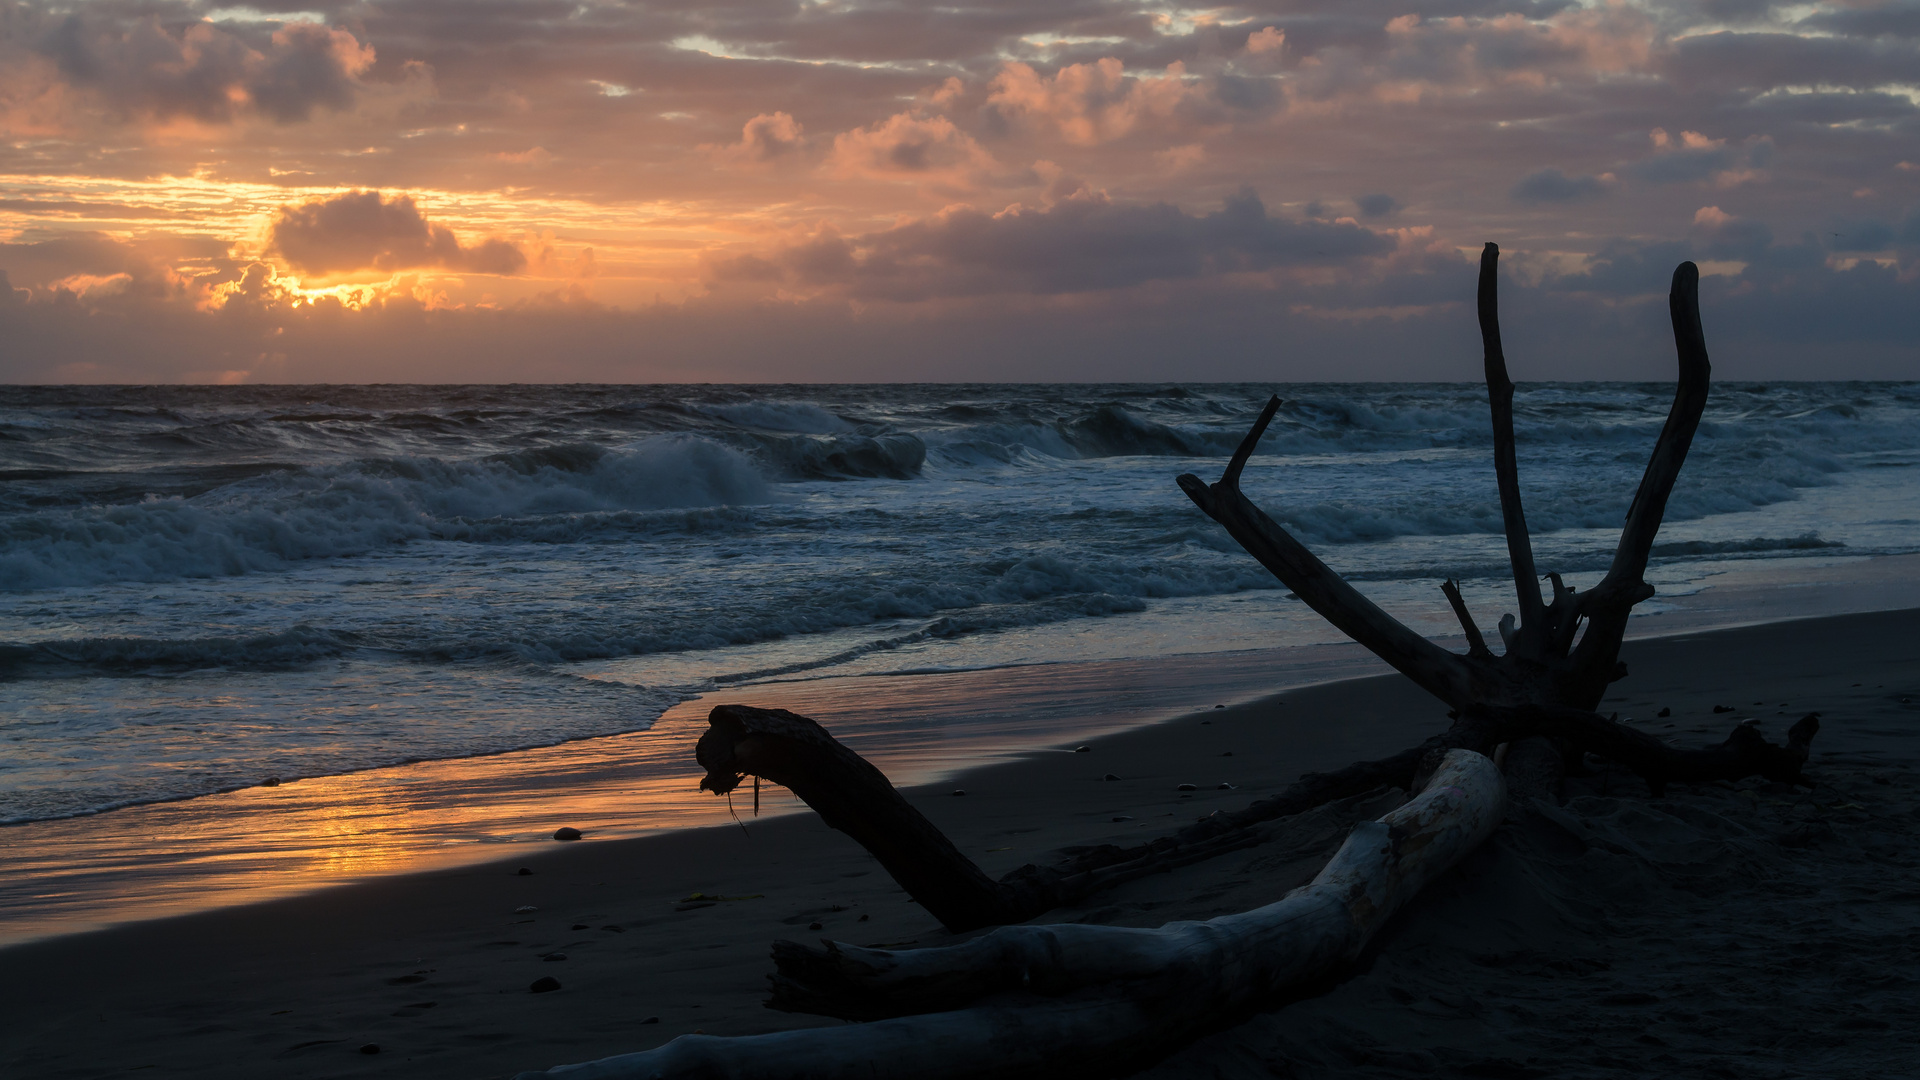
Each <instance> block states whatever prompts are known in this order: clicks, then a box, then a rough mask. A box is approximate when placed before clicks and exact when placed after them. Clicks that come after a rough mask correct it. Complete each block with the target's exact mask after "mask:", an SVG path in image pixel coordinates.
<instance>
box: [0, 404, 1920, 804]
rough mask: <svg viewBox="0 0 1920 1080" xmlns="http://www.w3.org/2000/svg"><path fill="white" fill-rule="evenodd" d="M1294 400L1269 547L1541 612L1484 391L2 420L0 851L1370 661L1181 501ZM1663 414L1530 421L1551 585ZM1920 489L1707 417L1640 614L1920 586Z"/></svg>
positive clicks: (12, 413) (1446, 626)
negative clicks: (1181, 668)
mask: <svg viewBox="0 0 1920 1080" xmlns="http://www.w3.org/2000/svg"><path fill="white" fill-rule="evenodd" d="M1275 393H1277V394H1278V395H1279V396H1280V397H1281V398H1282V399H1283V401H1284V404H1283V405H1282V407H1281V409H1280V411H1279V415H1278V417H1277V418H1276V419H1275V421H1274V423H1273V425H1272V427H1271V428H1270V429H1269V430H1268V432H1267V434H1266V436H1265V438H1264V439H1263V440H1262V441H1261V443H1260V447H1259V451H1258V453H1257V454H1256V456H1255V457H1254V458H1253V460H1252V463H1251V464H1250V466H1249V467H1248V469H1247V472H1246V475H1245V479H1244V483H1243V487H1244V488H1245V490H1246V491H1247V492H1248V493H1249V494H1250V495H1252V496H1253V497H1254V498H1255V499H1256V500H1257V501H1258V502H1260V503H1261V505H1262V506H1264V507H1265V508H1266V510H1267V512H1268V513H1269V514H1270V515H1271V516H1272V517H1274V518H1275V519H1276V520H1278V521H1280V522H1282V523H1283V524H1285V525H1286V527H1288V528H1289V529H1290V530H1292V531H1293V532H1294V533H1295V534H1296V535H1297V536H1298V537H1299V538H1300V539H1302V540H1303V541H1305V542H1306V543H1307V544H1309V545H1310V546H1311V547H1313V548H1314V549H1315V550H1316V551H1317V552H1318V553H1319V554H1320V555H1321V556H1322V557H1323V558H1324V559H1325V560H1326V561H1327V562H1328V563H1329V564H1331V565H1332V566H1333V567H1334V568H1336V569H1337V570H1339V571H1341V572H1342V573H1344V574H1345V575H1346V576H1347V577H1348V578H1349V580H1352V581H1354V582H1355V583H1356V584H1357V585H1358V586H1359V587H1360V588H1361V589H1362V590H1363V591H1364V592H1366V593H1367V594H1368V595H1370V596H1372V597H1373V598H1374V599H1375V600H1376V601H1378V602H1379V603H1381V604H1382V605H1383V606H1385V607H1386V608H1388V609H1389V610H1390V611H1393V612H1394V613H1396V614H1398V615H1400V616H1401V617H1402V618H1403V619H1404V620H1406V621H1407V622H1408V623H1409V624H1411V625H1413V626H1414V627H1415V628H1416V629H1419V630H1421V631H1422V632H1424V633H1429V634H1433V635H1436V636H1444V635H1451V634H1457V633H1458V629H1457V626H1456V625H1455V624H1454V623H1453V621H1452V616H1451V615H1450V613H1449V612H1448V609H1447V608H1446V606H1445V603H1444V601H1443V600H1442V599H1441V597H1440V594H1439V592H1438V591H1437V589H1436V588H1435V586H1436V585H1437V583H1438V582H1439V581H1440V580H1442V579H1444V578H1448V577H1452V578H1457V579H1460V580H1461V581H1462V582H1463V583H1464V588H1465V591H1466V594H1467V598H1468V601H1469V603H1470V604H1471V605H1472V606H1473V607H1474V609H1475V611H1476V613H1477V615H1478V616H1479V620H1480V623H1481V625H1482V626H1483V627H1484V628H1487V629H1488V630H1489V631H1490V630H1491V628H1492V626H1493V624H1494V623H1495V622H1496V621H1497V620H1498V618H1499V616H1500V614H1501V613H1503V612H1504V611H1510V610H1512V609H1513V603H1512V600H1511V599H1510V594H1511V587H1512V586H1511V579H1510V571H1509V569H1508V566H1507V561H1506V545H1505V539H1504V537H1503V536H1502V534H1501V533H1500V531H1499V529H1500V508H1499V503H1498V495H1497V492H1496V489H1495V486H1494V477H1493V473H1492V469H1491V466H1490V461H1491V437H1490V434H1489V429H1488V423H1487V415H1488V414H1487V404H1486V397H1485V390H1484V388H1482V387H1480V386H1477V385H1469V384H1368V385H1330V384H1314V385H1298V386H1285V385H1264V384H1263V385H1152V386H1143V385H1114V386H1087V385H1073V386H1045V385H1031V386H1029V385H1022V386H1004V385H996V386H927V385H872V386H566V387H536V386H488V387H458V386H433V387H401V386H365V387H352V386H346V387H225V388H209V387H121V388H71V387H11V388H0V822H6V823H16V824H17V823H23V822H33V821H41V820H47V819H57V818H69V817H74V816H76V815H92V814H98V813H101V812H103V811H110V810H113V809H115V808H121V807H128V806H132V805H136V804H142V803H152V802H156V801H161V800H174V799H182V798H191V797H194V796H200V795H206V794H209V793H214V792H221V791H228V790H233V789H236V788H243V787H247V786H250V785H255V784H258V783H260V782H261V781H262V780H263V779H265V778H268V777H273V778H279V779H289V780H290V779H294V778H298V777H319V776H329V775H338V774H344V773H349V772H353V771H356V770H365V769H371V768H378V767H382V766H390V765H395V764H398V763H403V762H412V761H422V760H441V759H460V758H467V757H472V756H475V755H484V754H497V753H500V752H503V751H510V750H514V749H517V748H525V747H534V746H545V745H551V744H555V743H558V742H562V741H564V740H571V739H582V738H589V737H594V736H606V735H614V734H617V733H629V732H639V731H644V730H646V729H647V728H648V727H649V726H650V725H652V724H653V723H654V722H655V720H656V719H657V718H659V717H660V716H661V715H662V713H663V712H664V711H665V710H667V709H668V708H669V707H671V706H672V705H674V704H675V703H677V702H680V701H683V700H685V699H687V698H689V697H692V696H694V695H699V694H703V693H710V692H713V691H715V690H717V689H720V688H729V687H739V686H742V685H756V684H769V685H771V684H780V685H785V686H789V687H792V686H795V685H796V684H798V683H805V682H818V681H820V680H831V679H844V678H845V677H847V676H859V675H865V676H884V675H892V674H902V673H912V672H953V671H965V670H978V669H995V668H1005V667H1009V666H1012V665H1033V664H1046V663H1054V662H1060V661H1077V660H1098V659H1124V658H1128V657H1162V658H1163V657H1167V656H1174V655H1178V654H1182V653H1186V654H1202V653H1224V652H1228V651H1232V650H1238V649H1250V648H1261V647H1270V646H1275V645H1309V644H1315V643H1324V642H1332V641H1336V640H1339V635H1338V633H1337V631H1334V630H1332V629H1331V628H1330V627H1328V626H1326V625H1325V623H1324V622H1323V621H1321V620H1320V619H1319V618H1318V617H1317V616H1316V615H1314V614H1313V613H1312V612H1311V611H1309V610H1307V609H1306V608H1305V607H1304V606H1303V605H1301V604H1300V603H1299V602H1298V601H1297V600H1294V599H1292V598H1290V597H1289V596H1288V594H1287V593H1286V592H1285V590H1284V588H1283V587H1281V586H1280V585H1279V583H1278V582H1276V581H1275V580H1274V579H1273V578H1272V576H1271V575H1269V574H1268V573H1267V572H1266V571H1265V570H1263V569H1262V568H1261V567H1260V566H1259V565H1258V564H1256V563H1255V562H1254V561H1253V560H1252V559H1251V558H1250V557H1248V556H1247V555H1246V554H1245V553H1243V552H1242V551H1240V549H1239V548H1238V547H1237V546H1236V545H1234V543H1233V542H1232V541H1231V540H1230V539H1229V538H1228V537H1227V536H1226V535H1225V533H1224V532H1223V531H1222V530H1221V529H1220V528H1219V527H1218V526H1216V525H1215V524H1214V523H1212V522H1211V521H1209V520H1208V519H1207V518H1206V517H1205V516H1203V515H1202V514H1201V513H1200V512H1199V511H1198V510H1197V509H1195V508H1194V507H1193V505H1192V504H1191V503H1190V502H1189V501H1188V500H1187V499H1186V497H1185V496H1184V495H1183V494H1181V492H1180V491H1179V489H1178V488H1177V487H1176V486H1175V484H1174V482H1173V479H1174V477H1175V476H1176V475H1177V474H1179V473H1183V472H1194V473H1197V474H1199V475H1201V476H1202V477H1203V478H1206V479H1208V480H1212V479H1215V478H1217V476H1218V474H1219V471H1220V469H1221V467H1222V466H1223V465H1224V463H1225V460H1226V457H1227V455H1228V454H1229V453H1231V451H1232V449H1233V447H1234V446H1235V445H1236V444H1237V443H1238V442H1239V441H1240V439H1241V438H1242V436H1243V435H1244V434H1245V432H1246V430H1247V427H1248V425H1249V424H1250V422H1251V421H1252V419H1253V418H1254V416H1255V415H1256V414H1257V413H1258V411H1259V409H1260V407H1261V406H1262V404H1263V403H1264V402H1265V400H1266V399H1267V397H1268V395H1269V394H1275ZM1671 396H1672V388H1671V387H1670V386H1662V385H1637V384H1635V385H1630V384H1552V385H1527V386H1522V387H1520V389H1519V391H1518V394H1517V396H1516V400H1515V414H1516V425H1515V426H1516V432H1517V435H1518V440H1519V446H1520V468H1521V487H1522V490H1523V492H1524V495H1525V503H1526V512H1527V517H1528V521H1529V524H1530V525H1531V526H1532V531H1533V537H1534V548H1535V553H1536V558H1537V562H1538V564H1539V567H1540V569H1541V571H1542V572H1546V571H1549V570H1555V571H1559V572H1561V573H1562V574H1564V575H1566V577H1567V580H1568V582H1569V583H1570V584H1575V585H1578V586H1581V587H1585V586H1587V585H1590V584H1591V583H1593V582H1594V581H1597V580H1598V578H1599V576H1600V574H1601V573H1602V572H1603V571H1604V569H1605V567H1606V565H1607V563H1608V561H1609V559H1610V558H1611V554H1612V550H1613V545H1614V543H1615V541H1616V539H1617V535H1618V529H1619V526H1620V522H1621V520H1622V517H1623V515H1624V513H1625V511H1626V508H1627V505H1628V502H1629V501H1630V500H1631V498H1632V496H1633V492H1634V488H1635V485H1636V484H1637V482H1638V481H1639V478H1640V475H1641V472H1642V470H1643V468H1644V467H1645V462H1646V457H1647V453H1648V451H1649V450H1650V449H1651V448H1652V446H1653V443H1654V440H1655V438H1656V436H1657V434H1658V432H1659V430H1660V427H1661V424H1662V423H1663V422H1664V419H1665V416H1666V412H1667V409H1668V406H1669V404H1670V402H1671ZM1917 464H1920V384H1860V383H1845V384H1841V383H1780V384H1766V385H1758V384H1741V383H1730V384H1721V385H1718V386H1716V387H1715V388H1714V391H1713V397H1712V400H1711V402H1710V404H1709V405H1708V408H1707V413H1706V417H1705V420H1704V421H1703V422H1702V424H1701V427H1700V432H1699V435H1698V437H1697V438H1696V439H1695V441H1694V443H1693V448H1692V451H1691V453H1690V454H1689V456H1688V459H1687V463H1686V468H1685V470H1684V472H1683V473H1682V475H1681V478H1680V481H1679V484H1678V486H1677V488H1676V489H1675V492H1674V495H1673V498H1672V500H1671V501H1670V503H1669V504H1668V507H1667V515H1666V524H1665V527H1664V528H1663V529H1662V531H1661V534H1660V540H1659V543H1658V544H1657V545H1656V546H1655V548H1654V556H1653V564H1652V567H1651V569H1650V571H1649V575H1648V576H1649V579H1650V580H1651V581H1652V582H1653V583H1654V584H1655V585H1656V587H1658V588H1659V590H1660V594H1661V595H1660V596H1659V597H1657V598H1656V599H1655V600H1654V601H1652V602H1650V603H1648V604H1644V605H1642V608H1641V610H1642V611H1643V612H1647V613H1656V612H1659V611H1661V610H1662V605H1663V604H1665V603H1668V602H1670V601H1671V598H1673V597H1676V596H1684V595H1685V594H1687V593H1689V592H1693V591H1696V590H1698V589H1700V588H1701V587H1702V586H1703V585H1704V584H1708V583H1710V582H1711V581H1712V580H1713V579H1714V578H1715V577H1716V576H1717V575H1723V574H1726V573H1728V572H1729V571H1730V570H1741V571H1748V572H1751V571H1754V570H1766V569H1767V568H1776V569H1784V568H1788V567H1792V566H1794V565H1808V564H1809V562H1808V561H1809V560H1834V559H1836V558H1840V559H1844V558H1858V557H1863V556H1873V555H1887V554H1901V553H1908V552H1914V551H1920V530H1917V529H1916V528H1915V525H1916V522H1917V521H1920V469H1916V467H1915V466H1916V465H1917ZM775 696H777V695H775ZM900 723H902V724H908V723H912V719H911V717H903V718H902V719H901V720H900Z"/></svg>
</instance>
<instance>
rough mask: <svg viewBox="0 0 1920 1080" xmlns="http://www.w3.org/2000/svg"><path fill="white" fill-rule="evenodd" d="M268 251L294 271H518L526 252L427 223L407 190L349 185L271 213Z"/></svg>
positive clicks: (524, 260) (524, 263)
mask: <svg viewBox="0 0 1920 1080" xmlns="http://www.w3.org/2000/svg"><path fill="white" fill-rule="evenodd" d="M269 246H270V248H271V250H272V251H273V252H274V253H275V254H278V255H280V256H281V257H283V258H285V259H286V260H287V263H288V265H290V266H292V267H293V268H294V269H296V270H305V271H312V272H315V273H323V274H324V273H336V272H339V271H351V270H383V271H392V270H407V269H412V268H414V267H421V266H443V267H447V268H449V269H454V270H471V271H474V272H475V273H481V274H514V273H518V272H519V271H521V270H523V269H525V268H526V265H527V257H526V255H525V254H524V253H522V252H521V250H520V249H519V248H518V247H516V246H514V245H513V244H511V243H508V242H507V241H504V240H497V239H489V240H484V241H481V242H480V243H478V244H475V245H473V246H471V247H468V246H464V245H462V244H461V243H460V241H459V239H458V238H457V237H455V236H454V235H453V231H452V230H450V229H447V228H444V227H442V226H439V225H433V224H430V223H429V222H428V221H427V219H426V218H425V217H424V216H422V215H421V213H420V208H419V207H417V206H415V205H414V203H413V199H412V198H410V197H408V196H406V195H396V196H394V197H393V198H392V199H388V198H386V197H385V196H383V195H381V194H380V193H379V192H377V191H350V192H347V193H346V194H344V195H336V196H334V197H332V198H330V199H317V200H315V201H313V202H309V203H302V204H300V205H298V206H290V207H287V208H285V209H283V210H281V211H280V212H279V214H278V215H276V216H275V217H274V221H273V231H272V233H271V235H270V242H269Z"/></svg>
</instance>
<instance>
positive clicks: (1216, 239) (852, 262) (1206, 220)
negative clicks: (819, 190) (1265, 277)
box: [716, 191, 1395, 300]
mask: <svg viewBox="0 0 1920 1080" xmlns="http://www.w3.org/2000/svg"><path fill="white" fill-rule="evenodd" d="M1394 247H1395V242H1394V240H1393V238H1392V237H1391V236H1386V235H1382V234H1380V233H1376V232H1372V231H1369V230H1367V229H1364V228H1361V227H1360V226H1357V225H1351V224H1330V223H1327V222H1321V221H1289V220H1286V219H1284V218H1277V217H1273V216H1270V215H1269V214H1268V213H1267V209H1266V207H1265V206H1264V205H1263V204H1262V203H1261V202H1260V199H1259V197H1258V196H1256V195H1255V194H1254V193H1253V192H1251V191H1242V192H1241V193H1240V194H1238V195H1235V196H1233V197H1232V198H1230V199H1228V200H1227V202H1226V204H1225V206H1223V207H1222V208H1221V209H1220V210H1218V211H1215V212H1213V213H1211V214H1203V215H1190V214H1187V213H1185V212H1183V211H1181V210H1180V209H1179V208H1177V207H1174V206H1171V205H1169V204H1167V203H1153V204H1148V205H1122V204H1116V203H1111V202H1107V201H1105V200H1102V199H1071V200H1068V201H1065V202H1062V203H1059V204H1057V205H1055V206H1054V207H1052V208H1051V209H1047V210H1025V209H1022V210H1019V211H1009V212H1005V213H1001V214H986V213H982V212H980V211H978V210H973V209H970V208H969V209H957V210H950V211H948V212H945V213H943V214H940V215H938V216H936V217H933V218H928V219H924V220H921V221H915V222H911V223H908V224H906V225H902V226H898V227H896V228H893V229H890V230H887V231H886V232H881V233H873V234H869V235H866V236H860V237H855V238H851V239H846V238H842V237H839V236H833V235H827V236H822V237H818V238H816V239H814V240H811V241H808V242H806V243H803V244H799V245H795V246H793V247H789V248H786V249H785V250H782V251H779V252H777V253H775V254H774V255H773V256H771V257H769V258H760V257H748V258H738V259H733V260H729V261H726V262H722V263H721V264H719V265H718V266H717V267H716V276H717V277H718V278H720V279H721V280H740V281H751V280H779V281H787V282H792V283H794V284H798V285H802V286H810V287H823V286H833V287H844V288H846V289H847V290H849V291H850V292H852V293H853V294H854V295H858V296H868V297H885V298H888V299H894V300H911V299H925V298H931V297H941V296H976V295H984V294H991V293H1003V292H1018V293H1028V294H1038V295H1048V294H1059V293H1077V292H1090V291H1098V290H1111V289H1125V288H1129V287H1131V286H1134V285H1139V284H1142V283H1144V282H1149V281H1160V280H1169V279H1192V278H1201V277H1206V276H1210V275H1219V274H1228V273H1235V272H1244V271H1260V270H1269V269H1274V268H1276V267H1291V266H1307V265H1336V264H1341V263H1348V262H1352V261H1354V260H1357V259H1362V258H1366V257H1369V256H1378V255H1384V254H1386V253H1387V252H1390V251H1392V250H1393V249H1394Z"/></svg>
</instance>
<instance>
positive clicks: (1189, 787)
mask: <svg viewBox="0 0 1920 1080" xmlns="http://www.w3.org/2000/svg"><path fill="white" fill-rule="evenodd" d="M1173 790H1175V791H1199V790H1200V789H1199V788H1197V787H1195V786H1194V785H1192V784H1181V785H1180V786H1179V787H1177V788H1174V789H1173Z"/></svg>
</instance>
